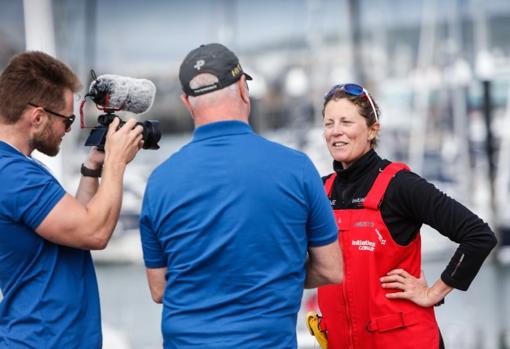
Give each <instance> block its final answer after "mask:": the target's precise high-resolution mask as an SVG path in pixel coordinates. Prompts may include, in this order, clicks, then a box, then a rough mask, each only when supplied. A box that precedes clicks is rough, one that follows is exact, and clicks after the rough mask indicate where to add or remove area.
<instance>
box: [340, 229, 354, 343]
mask: <svg viewBox="0 0 510 349" xmlns="http://www.w3.org/2000/svg"><path fill="white" fill-rule="evenodd" d="M344 235H345V234H342V242H343V244H344V246H345V241H344V240H345V238H344ZM342 291H343V292H342V294H343V297H344V304H345V317H346V318H347V327H348V328H349V349H350V348H354V341H353V334H352V318H351V312H350V310H349V297H348V296H347V278H344V282H343V287H342Z"/></svg>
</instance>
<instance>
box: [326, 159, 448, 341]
mask: <svg viewBox="0 0 510 349" xmlns="http://www.w3.org/2000/svg"><path fill="white" fill-rule="evenodd" d="M404 169H406V170H408V169H409V168H408V167H407V166H406V165H405V164H401V163H391V164H389V165H388V166H387V167H386V168H385V169H384V170H383V171H382V172H381V173H379V175H378V176H377V178H376V180H375V182H374V184H373V185H372V188H371V189H370V191H369V193H368V194H367V196H366V197H365V200H364V201H363V207H362V208H360V209H346V210H334V213H335V217H336V220H337V225H338V241H339V243H340V246H341V249H342V253H343V257H344V268H345V271H344V281H343V282H342V283H341V284H338V285H328V286H324V287H320V288H319V290H318V301H319V308H320V310H321V313H322V316H323V319H322V321H321V328H322V329H325V330H327V335H328V348H329V349H390V348H391V349H395V348H398V349H407V348H408V349H437V348H439V328H438V325H437V322H436V318H435V315H434V308H433V307H430V308H423V307H420V306H419V305H416V304H415V303H413V302H411V301H408V300H390V299H388V298H386V296H385V294H386V293H390V292H398V291H400V290H392V289H384V288H383V287H382V286H381V282H380V278H381V277H382V276H385V275H386V274H387V273H388V272H389V271H390V270H392V269H396V268H402V269H404V270H406V271H407V272H409V273H410V274H412V275H413V276H415V277H420V271H421V239H420V234H417V237H416V238H415V240H413V241H412V242H411V243H410V244H409V245H407V246H401V245H399V244H397V243H396V242H395V241H393V239H392V237H391V234H390V232H389V230H388V228H387V227H386V224H385V223H384V221H383V219H382V216H381V211H380V209H379V206H380V204H381V202H382V199H383V197H384V193H385V192H386V189H387V188H388V185H389V183H390V181H391V179H392V178H393V177H394V176H395V174H396V173H397V172H399V171H401V170H404ZM335 177H336V174H333V175H332V176H331V177H330V178H328V180H327V181H326V183H325V184H324V187H325V190H326V193H327V194H328V196H329V197H331V188H332V185H333V182H334V180H335Z"/></svg>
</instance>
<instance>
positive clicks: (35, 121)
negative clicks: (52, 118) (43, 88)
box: [25, 108, 48, 129]
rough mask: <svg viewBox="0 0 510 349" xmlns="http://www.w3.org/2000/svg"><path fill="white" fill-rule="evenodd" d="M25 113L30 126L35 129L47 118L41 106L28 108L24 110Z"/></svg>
mask: <svg viewBox="0 0 510 349" xmlns="http://www.w3.org/2000/svg"><path fill="white" fill-rule="evenodd" d="M25 113H26V116H25V117H26V118H27V119H28V121H29V124H30V126H32V127H34V128H36V129H38V128H40V127H41V126H42V125H43V124H44V123H45V120H47V119H48V115H47V113H46V112H44V111H43V110H42V109H41V108H30V109H28V110H26V111H25Z"/></svg>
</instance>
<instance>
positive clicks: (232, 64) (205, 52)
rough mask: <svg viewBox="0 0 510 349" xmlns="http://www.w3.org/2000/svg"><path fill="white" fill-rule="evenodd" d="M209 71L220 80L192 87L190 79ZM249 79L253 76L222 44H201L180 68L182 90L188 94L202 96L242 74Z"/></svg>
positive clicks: (228, 83) (238, 77) (229, 82)
mask: <svg viewBox="0 0 510 349" xmlns="http://www.w3.org/2000/svg"><path fill="white" fill-rule="evenodd" d="M203 73H209V74H212V75H214V76H216V77H217V78H218V82H216V83H214V84H211V85H206V86H200V87H197V88H195V89H192V88H191V87H190V86H189V83H190V81H191V80H192V79H193V78H194V77H195V76H197V75H198V74H203ZM243 74H244V75H245V76H246V79H247V80H252V77H251V76H249V75H248V74H246V73H245V72H243V69H242V68H241V64H239V59H238V58H237V56H236V55H235V54H234V52H232V51H230V50H229V49H228V48H226V47H225V46H223V45H222V44H217V43H211V44H206V45H200V47H198V48H196V49H194V50H193V51H191V52H190V53H188V55H187V56H186V57H185V58H184V60H183V61H182V63H181V67H180V69H179V80H180V81H181V86H182V90H183V91H184V93H186V94H187V95H188V96H200V95H203V94H206V93H209V92H213V91H216V90H220V89H222V88H224V87H227V86H229V85H231V84H233V83H235V82H236V81H238V80H239V79H240V78H241V76H242V75H243Z"/></svg>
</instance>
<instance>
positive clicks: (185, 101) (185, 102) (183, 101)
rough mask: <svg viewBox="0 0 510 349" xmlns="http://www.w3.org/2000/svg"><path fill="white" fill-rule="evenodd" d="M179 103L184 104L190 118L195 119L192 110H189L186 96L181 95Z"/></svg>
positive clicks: (189, 105) (189, 106)
mask: <svg viewBox="0 0 510 349" xmlns="http://www.w3.org/2000/svg"><path fill="white" fill-rule="evenodd" d="M181 102H182V104H184V106H185V107H186V109H188V111H189V113H190V114H191V117H192V118H195V117H194V116H193V108H191V103H190V102H189V97H188V95H186V94H184V93H183V94H181Z"/></svg>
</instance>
